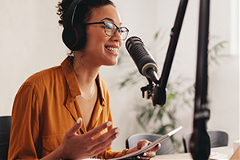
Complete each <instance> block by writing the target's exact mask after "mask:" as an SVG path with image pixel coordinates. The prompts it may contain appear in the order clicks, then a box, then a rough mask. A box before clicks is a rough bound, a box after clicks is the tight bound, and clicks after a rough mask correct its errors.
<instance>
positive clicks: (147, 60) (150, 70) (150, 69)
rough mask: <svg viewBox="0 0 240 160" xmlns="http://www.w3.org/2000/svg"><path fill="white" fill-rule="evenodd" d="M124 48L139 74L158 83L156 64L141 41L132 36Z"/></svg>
mask: <svg viewBox="0 0 240 160" xmlns="http://www.w3.org/2000/svg"><path fill="white" fill-rule="evenodd" d="M125 46H126V49H127V51H128V52H129V54H130V56H131V57H132V59H133V61H134V63H135V64H136V66H137V68H138V70H139V72H140V73H141V74H142V75H143V76H145V77H146V78H149V79H151V80H152V81H153V82H155V83H158V78H157V64H156V62H155V60H154V59H153V57H152V55H151V54H150V52H149V51H148V49H147V48H146V46H145V45H144V44H143V42H142V40H141V39H140V38H139V37H137V36H132V37H130V38H128V40H127V41H126V45H125Z"/></svg>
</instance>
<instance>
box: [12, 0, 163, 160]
mask: <svg viewBox="0 0 240 160" xmlns="http://www.w3.org/2000/svg"><path fill="white" fill-rule="evenodd" d="M70 4H71V5H70ZM73 4H74V5H75V6H76V7H75V8H74V5H73ZM58 8H59V9H58V14H59V15H60V18H61V19H60V21H59V23H60V24H61V25H62V24H64V32H63V40H64V42H65V44H66V45H67V46H68V47H69V48H70V49H72V50H73V51H72V56H68V57H67V58H66V59H65V60H64V61H63V62H62V64H61V65H60V66H56V67H53V68H50V69H47V70H43V71H41V72H39V73H36V74H34V75H32V76H31V77H29V78H28V79H27V80H26V81H25V82H24V83H23V85H22V86H21V87H20V89H19V91H18V93H17V95H16V97H15V101H14V104H13V110H12V128H11V137H10V146H9V157H8V159H11V160H12V159H43V160H44V159H51V160H54V159H58V160H59V159H85V158H90V157H94V158H100V159H108V158H114V157H121V156H123V155H125V154H129V153H131V152H134V151H137V150H139V149H141V148H142V147H144V146H146V145H148V144H149V142H148V141H145V140H143V141H140V142H139V143H138V145H137V146H136V147H135V148H132V149H129V150H124V151H122V152H113V151H111V143H112V141H113V140H114V139H115V138H116V137H117V135H118V134H119V129H118V128H117V127H116V128H113V126H112V116H111V111H110V107H109V95H108V89H107V86H106V84H105V82H104V81H103V80H102V79H101V78H100V77H99V69H100V67H101V66H102V65H109V66H111V65H115V64H116V62H117V56H118V50H119V48H120V47H121V45H122V40H125V39H126V36H127V33H128V29H127V28H125V27H120V26H121V20H120V16H119V14H118V12H117V10H116V8H115V6H114V4H113V3H112V2H111V1H110V0H74V1H73V0H63V1H62V2H61V3H59V4H58ZM71 9H73V11H72V14H74V15H73V19H74V22H73V23H72V24H73V25H74V26H76V29H75V28H74V31H75V30H78V27H82V29H83V33H84V36H82V38H83V39H82V40H77V41H79V42H81V43H79V44H78V43H75V42H74V44H73V45H72V44H70V43H72V42H69V38H71V36H68V35H66V34H69V33H68V30H67V29H69V28H68V27H69V26H68V25H67V24H66V23H67V21H69V20H67V18H69V17H68V15H70V14H69V10H71ZM75 9H76V10H75ZM70 19H71V17H70ZM69 22H72V21H69ZM79 25H80V26H79ZM66 30H67V31H66ZM76 33H77V36H80V34H81V31H79V32H78V31H77V32H76ZM70 34H71V33H70ZM77 38H79V37H77ZM159 148H160V146H156V147H155V148H153V149H152V150H151V151H149V152H146V153H144V154H142V155H139V156H138V158H141V159H150V158H151V157H154V156H155V153H156V151H157V150H158V149H159Z"/></svg>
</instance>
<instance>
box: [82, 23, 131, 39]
mask: <svg viewBox="0 0 240 160" xmlns="http://www.w3.org/2000/svg"><path fill="white" fill-rule="evenodd" d="M107 23H111V24H113V25H114V26H115V27H116V28H117V29H116V31H115V32H114V33H113V35H108V34H107V33H106V26H107ZM91 24H104V31H105V34H106V35H107V36H109V37H113V36H115V35H116V33H117V32H120V33H121V29H122V28H124V29H126V31H127V33H126V37H125V38H124V39H122V40H123V41H124V40H126V39H127V36H128V33H129V29H128V28H127V27H118V26H117V25H116V24H114V23H113V22H106V21H102V22H93V23H84V25H91Z"/></svg>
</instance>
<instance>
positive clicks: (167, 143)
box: [126, 133, 174, 155]
mask: <svg viewBox="0 0 240 160" xmlns="http://www.w3.org/2000/svg"><path fill="white" fill-rule="evenodd" d="M161 136H162V135H158V134H151V133H139V134H134V135H132V136H130V137H129V138H128V139H127V140H126V148H128V149H129V148H133V147H135V146H136V145H137V143H138V142H139V141H140V140H144V139H145V140H148V141H150V142H153V141H155V140H156V139H158V138H160V137H161ZM163 154H174V148H173V144H172V141H171V139H169V138H167V139H165V140H164V141H163V142H161V148H160V149H159V150H158V151H157V152H156V155H163Z"/></svg>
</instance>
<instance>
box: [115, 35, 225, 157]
mask: <svg viewBox="0 0 240 160" xmlns="http://www.w3.org/2000/svg"><path fill="white" fill-rule="evenodd" d="M160 35H161V32H160V30H159V31H158V32H157V33H156V34H155V35H154V43H156V42H157V41H158V40H159V38H161V36H160ZM214 38H216V37H213V36H212V37H209V41H210V40H211V39H214ZM226 43H227V42H226V41H221V42H219V43H217V44H215V45H214V46H213V47H211V48H210V49H209V51H208V53H209V54H208V55H209V64H210V62H216V63H218V61H217V59H218V58H219V54H218V52H219V51H220V50H221V49H223V48H224V45H225V44H226ZM126 55H127V53H125V52H124V51H121V52H120V58H119V63H118V65H122V64H123V62H126V61H127V60H126V59H130V58H129V56H126ZM131 63H132V62H131ZM140 77H141V78H140ZM140 79H143V78H142V75H140V73H139V72H138V70H137V69H136V67H134V69H133V70H132V71H130V72H128V73H127V74H126V75H125V76H124V78H123V80H122V81H121V82H120V83H119V87H120V88H123V87H126V86H133V85H136V84H137V83H138V82H139V80H140ZM170 79H171V78H169V81H168V84H167V99H166V103H165V105H164V106H163V107H154V106H153V105H152V102H151V101H144V100H140V101H139V103H138V104H136V105H135V107H134V109H135V110H136V112H137V117H136V118H137V121H138V123H139V124H140V126H141V127H142V128H143V129H144V130H145V131H146V132H151V133H155V134H161V135H164V134H166V133H168V132H169V131H171V130H173V129H175V128H176V127H177V126H176V125H177V122H178V119H177V117H176V114H177V112H178V110H179V109H182V108H183V107H184V106H189V108H193V100H194V91H195V89H194V86H195V84H194V82H193V81H191V80H190V79H188V78H185V77H177V78H176V79H174V80H170ZM190 81H191V82H190ZM189 82H190V85H189ZM182 86H185V87H184V88H183V87H182ZM170 138H171V140H172V142H173V145H174V149H175V151H177V152H179V147H180V146H181V142H180V141H179V140H177V139H176V138H175V137H174V136H171V137H170Z"/></svg>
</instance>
